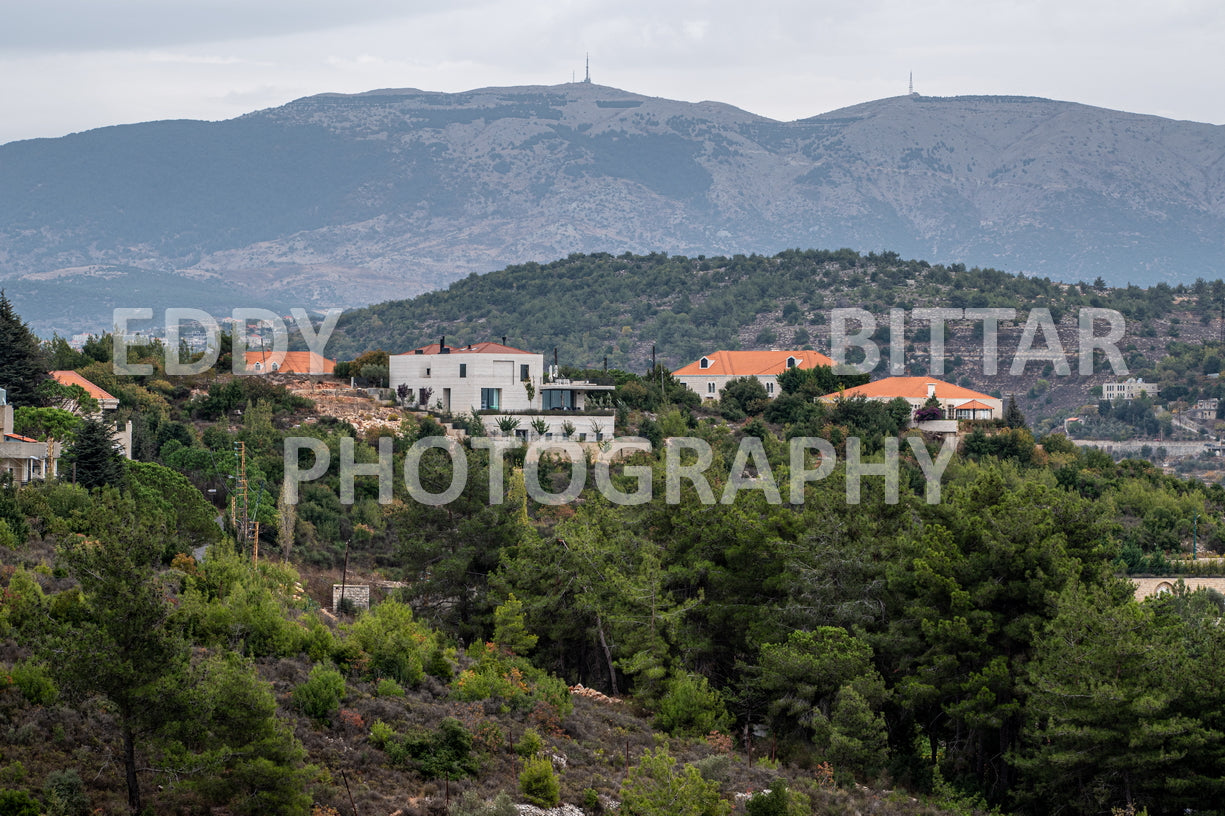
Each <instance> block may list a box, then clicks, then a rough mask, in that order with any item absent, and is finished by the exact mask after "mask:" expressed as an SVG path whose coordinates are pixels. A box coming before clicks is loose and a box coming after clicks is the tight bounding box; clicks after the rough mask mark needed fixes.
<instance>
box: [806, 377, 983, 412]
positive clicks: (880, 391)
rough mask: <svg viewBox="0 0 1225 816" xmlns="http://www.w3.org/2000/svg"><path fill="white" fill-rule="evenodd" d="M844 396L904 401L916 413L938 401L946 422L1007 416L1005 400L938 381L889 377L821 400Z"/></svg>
mask: <svg viewBox="0 0 1225 816" xmlns="http://www.w3.org/2000/svg"><path fill="white" fill-rule="evenodd" d="M844 396H845V397H865V398H867V399H871V400H880V401H882V402H888V401H889V400H892V399H896V398H898V397H901V398H903V399H904V400H906V401H907V402H909V403H910V405H911V407H912V408H915V409H918V408H922V407H923V406H924V405H926V404H927V402H928V400H930V399H931V398H932V397H935V398H936V400H937V401H938V402H939V403H940V408H941V409H942V410H943V411H944V416H945V418H946V419H1000V418H1002V417H1003V416H1004V402H1003V400H1000V399H998V398H996V397H993V396H990V395H989V394H980V393H979V392H977V391H972V390H970V389H969V388H963V387H962V386H960V385H954V384H953V383H949V382H945V381H943V380H937V379H935V378H934V377H886V378H884V379H883V380H876V381H875V382H870V383H865V384H864V385H857V386H855V387H854V388H848V389H846V390H845V391H839V392H837V393H834V394H826V395H825V396H823V397H820V399H821V400H822V401H823V402H834V401H835V400H837V399H839V398H840V397H844Z"/></svg>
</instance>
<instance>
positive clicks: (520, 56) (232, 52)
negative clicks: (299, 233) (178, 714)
mask: <svg viewBox="0 0 1225 816" xmlns="http://www.w3.org/2000/svg"><path fill="white" fill-rule="evenodd" d="M1223 39H1225V3H1223V2H1221V0H1169V2H1166V3H1162V4H1157V3H1153V2H1138V0H1109V2H1107V0H1011V2H1005V1H1004V0H927V1H926V2H914V0H907V1H906V2H901V0H853V2H847V1H846V0H837V2H831V1H830V0H784V1H783V2H771V0H766V2H745V0H680V2H667V0H664V2H663V3H660V2H658V0H656V2H647V0H615V1H614V0H607V1H605V0H591V1H590V2H581V1H580V0H553V1H552V2H545V0H497V1H496V2H491V1H490V0H448V2H446V3H445V4H444V3H438V2H433V3H428V2H422V1H421V0H0V101H2V102H3V110H4V114H5V115H4V116H3V117H0V143H4V142H9V141H14V140H17V139H29V138H36V137H44V136H62V135H64V134H67V133H71V132H74V131H80V130H87V129H89V128H95V127H101V126H104V125H112V124H121V123H128V122H143V121H150V120H154V119H176V118H180V119H181V118H191V119H228V118H231V117H234V116H238V115H241V114H243V113H247V112H249V111H252V110H257V109H260V108H267V107H274V106H277V105H281V104H284V103H285V102H288V101H290V100H292V99H296V98H299V97H303V96H309V95H312V94H316V93H323V92H329V91H335V92H346V93H348V92H359V91H365V90H371V89H374V88H405V87H414V88H421V89H425V90H435V91H460V90H467V89H471V88H480V87H485V86H490V85H527V84H544V85H554V84H559V83H562V82H567V81H569V80H570V78H571V75H572V72H574V73H575V74H576V75H577V77H578V78H579V79H582V76H583V57H584V54H586V53H587V52H590V54H591V76H592V79H593V81H595V82H597V83H600V84H603V85H612V86H615V87H618V88H623V89H625V90H628V91H634V92H637V93H642V94H647V95H651V96H663V97H669V98H673V99H683V100H689V101H700V100H704V99H713V100H717V101H720V102H727V103H730V104H732V105H736V106H737V107H741V108H744V109H746V110H749V111H752V112H753V113H757V114H761V115H763V116H770V117H773V118H775V119H783V120H790V119H798V118H801V117H805V116H812V115H815V114H817V113H823V112H825V111H829V110H834V109H836V108H840V107H845V106H847V105H853V104H856V103H859V102H865V101H868V100H871V99H879V98H882V97H887V96H897V95H899V94H903V93H905V92H906V90H907V79H908V75H909V72H911V71H913V72H914V84H915V90H916V91H918V92H919V93H922V94H925V95H929V96H954V95H958V94H1021V95H1030V96H1043V97H1049V98H1053V99H1063V100H1070V101H1075V102H1083V103H1086V104H1090V105H1098V106H1101V107H1107V108H1115V109H1120V110H1127V111H1133V112H1137V113H1151V114H1157V115H1160V116H1168V117H1172V118H1176V119H1191V120H1195V121H1200V122H1211V123H1214V124H1221V123H1225V70H1223V69H1225V57H1222V55H1221V54H1222V49H1221V43H1222V40H1223Z"/></svg>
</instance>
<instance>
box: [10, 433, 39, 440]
mask: <svg viewBox="0 0 1225 816" xmlns="http://www.w3.org/2000/svg"><path fill="white" fill-rule="evenodd" d="M4 438H5V439H12V440H15V441H17V442H37V441H38V440H37V439H31V438H30V437H28V436H22V435H21V434H5V435H4Z"/></svg>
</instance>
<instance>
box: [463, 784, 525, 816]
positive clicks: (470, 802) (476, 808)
mask: <svg viewBox="0 0 1225 816" xmlns="http://www.w3.org/2000/svg"><path fill="white" fill-rule="evenodd" d="M518 813H519V811H518V809H517V808H516V807H515V803H514V802H512V801H511V799H510V797H509V796H507V795H506V794H505V793H499V794H498V795H497V796H495V797H494V799H493V801H492V802H483V801H481V797H480V795H479V794H478V793H477V792H476V791H474V790H466V791H464V795H463V796H461V797H460V798H459V801H458V802H456V803H455V804H454V805H452V806H451V816H518Z"/></svg>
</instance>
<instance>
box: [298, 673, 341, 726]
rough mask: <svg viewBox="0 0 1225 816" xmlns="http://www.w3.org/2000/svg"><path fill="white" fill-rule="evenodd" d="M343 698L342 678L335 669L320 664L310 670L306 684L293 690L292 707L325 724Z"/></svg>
mask: <svg viewBox="0 0 1225 816" xmlns="http://www.w3.org/2000/svg"><path fill="white" fill-rule="evenodd" d="M344 696H345V679H344V677H342V676H341V675H340V672H338V671H336V669H335V668H333V667H331V666H327V665H324V664H322V663H320V664H318V665H316V666H315V667H314V668H313V669H311V673H310V676H309V677H308V678H306V682H305V683H302V684H301V685H300V686H298V687H297V688H295V689H294V690H293V702H294V705H296V706H297V707H298V708H299V709H300V710H301V711H302V713H304V714H306V715H307V716H308V717H310V718H312V719H314V720H317V721H319V722H327V721H328V720H329V719H330V718H331V716H332V715H333V714H334V713H336V711H337V710H338V709H339V708H340V701H341V699H342V698H343V697H344Z"/></svg>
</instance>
